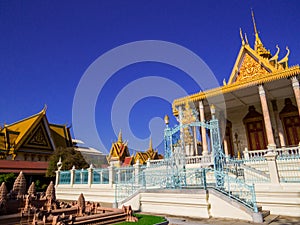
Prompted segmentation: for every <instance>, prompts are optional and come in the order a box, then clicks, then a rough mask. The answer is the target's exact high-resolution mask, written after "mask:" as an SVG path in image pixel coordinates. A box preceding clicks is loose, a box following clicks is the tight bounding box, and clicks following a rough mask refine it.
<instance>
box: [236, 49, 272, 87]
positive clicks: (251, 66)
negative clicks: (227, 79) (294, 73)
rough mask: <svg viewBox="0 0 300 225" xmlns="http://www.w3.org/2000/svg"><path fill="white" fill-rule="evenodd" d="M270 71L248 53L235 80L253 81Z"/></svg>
mask: <svg viewBox="0 0 300 225" xmlns="http://www.w3.org/2000/svg"><path fill="white" fill-rule="evenodd" d="M268 73H269V72H268V71H267V70H266V69H265V68H264V67H263V66H262V65H261V64H259V63H258V62H257V61H256V60H255V59H254V58H253V57H251V56H250V55H249V54H247V53H246V54H245V55H244V57H243V59H242V62H241V66H240V68H239V71H238V74H237V76H236V80H235V82H240V81H251V80H253V79H255V78H259V77H263V76H266V75H267V74H268Z"/></svg>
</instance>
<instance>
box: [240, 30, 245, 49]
mask: <svg viewBox="0 0 300 225" xmlns="http://www.w3.org/2000/svg"><path fill="white" fill-rule="evenodd" d="M240 37H241V40H242V45H245V40H244V37H243V31H242V28H241V27H240Z"/></svg>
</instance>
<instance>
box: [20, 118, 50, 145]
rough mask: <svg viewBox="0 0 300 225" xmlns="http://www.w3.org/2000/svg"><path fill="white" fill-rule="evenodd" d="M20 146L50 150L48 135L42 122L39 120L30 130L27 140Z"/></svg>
mask: <svg viewBox="0 0 300 225" xmlns="http://www.w3.org/2000/svg"><path fill="white" fill-rule="evenodd" d="M22 147H23V148H38V149H46V150H52V147H51V144H50V137H49V135H48V133H47V132H46V129H45V126H44V124H43V123H42V122H40V123H39V124H38V125H37V126H36V128H35V129H34V130H33V131H32V132H31V134H30V135H29V137H28V139H27V141H26V142H25V143H24V144H23V145H22Z"/></svg>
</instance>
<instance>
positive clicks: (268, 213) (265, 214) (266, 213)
mask: <svg viewBox="0 0 300 225" xmlns="http://www.w3.org/2000/svg"><path fill="white" fill-rule="evenodd" d="M261 214H262V217H263V218H266V217H267V216H269V215H270V211H269V210H262V211H261Z"/></svg>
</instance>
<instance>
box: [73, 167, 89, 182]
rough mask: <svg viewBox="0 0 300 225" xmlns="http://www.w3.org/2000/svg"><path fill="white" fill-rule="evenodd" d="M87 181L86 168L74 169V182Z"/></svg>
mask: <svg viewBox="0 0 300 225" xmlns="http://www.w3.org/2000/svg"><path fill="white" fill-rule="evenodd" d="M87 183H88V171H87V170H83V169H82V170H75V179H74V184H87Z"/></svg>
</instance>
